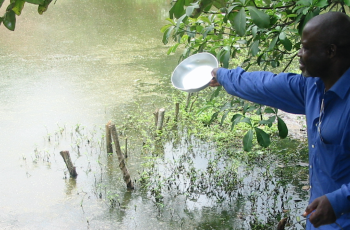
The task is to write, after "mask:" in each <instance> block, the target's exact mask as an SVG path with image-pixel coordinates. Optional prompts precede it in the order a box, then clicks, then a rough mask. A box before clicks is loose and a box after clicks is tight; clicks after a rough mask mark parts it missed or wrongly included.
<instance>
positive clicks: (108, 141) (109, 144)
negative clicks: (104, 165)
mask: <svg viewBox="0 0 350 230" xmlns="http://www.w3.org/2000/svg"><path fill="white" fill-rule="evenodd" d="M111 124H112V122H111V121H108V123H107V124H106V150H107V154H109V153H113V146H112V136H111V131H110V130H109V126H110V125H111Z"/></svg>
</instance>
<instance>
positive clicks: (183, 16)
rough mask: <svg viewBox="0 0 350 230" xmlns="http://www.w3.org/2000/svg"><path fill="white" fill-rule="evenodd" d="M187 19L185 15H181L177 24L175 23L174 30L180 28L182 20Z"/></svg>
mask: <svg viewBox="0 0 350 230" xmlns="http://www.w3.org/2000/svg"><path fill="white" fill-rule="evenodd" d="M186 17H187V15H186V14H184V15H182V16H181V17H180V18H179V19H178V20H177V22H176V29H178V28H179V27H180V25H181V22H182V21H183V20H184V18H186Z"/></svg>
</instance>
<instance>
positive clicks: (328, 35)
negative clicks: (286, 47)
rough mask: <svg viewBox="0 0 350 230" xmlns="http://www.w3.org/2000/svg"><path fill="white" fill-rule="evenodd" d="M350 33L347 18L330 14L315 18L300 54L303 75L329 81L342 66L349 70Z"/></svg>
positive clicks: (304, 36) (307, 28)
mask: <svg viewBox="0 0 350 230" xmlns="http://www.w3.org/2000/svg"><path fill="white" fill-rule="evenodd" d="M349 31H350V18H349V17H348V16H347V15H346V14H343V13H340V12H328V13H325V14H321V15H318V16H316V17H314V18H312V19H311V20H310V21H309V22H308V23H307V24H306V25H305V27H304V30H303V34H302V37H301V44H302V48H301V49H300V50H299V52H298V56H299V57H300V69H301V70H302V73H303V75H304V76H306V77H307V76H311V77H321V78H322V79H327V78H329V76H331V74H332V72H334V68H335V67H336V66H338V65H339V63H344V64H345V65H348V66H347V68H349V67H350V52H349V51H350V32H349ZM344 60H345V62H344ZM346 63H347V64H346ZM344 64H342V65H344ZM345 67H346V66H344V67H341V68H345ZM341 74H342V73H341ZM337 77H338V78H339V77H340V76H337ZM336 80H337V79H336ZM333 83H334V82H333Z"/></svg>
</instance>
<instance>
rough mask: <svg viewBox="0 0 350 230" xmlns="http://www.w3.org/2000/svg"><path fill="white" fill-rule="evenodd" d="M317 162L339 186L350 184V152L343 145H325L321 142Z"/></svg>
mask: <svg viewBox="0 0 350 230" xmlns="http://www.w3.org/2000/svg"><path fill="white" fill-rule="evenodd" d="M319 146H320V151H318V154H317V158H318V159H317V161H318V163H319V166H320V168H319V169H318V170H322V171H323V172H324V173H325V174H326V175H327V176H329V177H330V178H331V179H333V181H334V182H336V183H337V184H338V185H339V186H341V184H343V183H349V182H350V151H349V150H347V149H345V148H344V146H342V145H332V144H325V143H323V142H321V141H319Z"/></svg>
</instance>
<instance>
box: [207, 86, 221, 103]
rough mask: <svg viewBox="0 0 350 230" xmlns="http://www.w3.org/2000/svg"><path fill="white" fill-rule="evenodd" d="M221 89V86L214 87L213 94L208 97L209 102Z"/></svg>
mask: <svg viewBox="0 0 350 230" xmlns="http://www.w3.org/2000/svg"><path fill="white" fill-rule="evenodd" d="M221 89H222V86H219V87H216V89H215V91H214V93H213V94H212V95H211V97H210V101H212V100H213V99H214V97H217V96H218V95H219V93H220V91H221Z"/></svg>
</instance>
